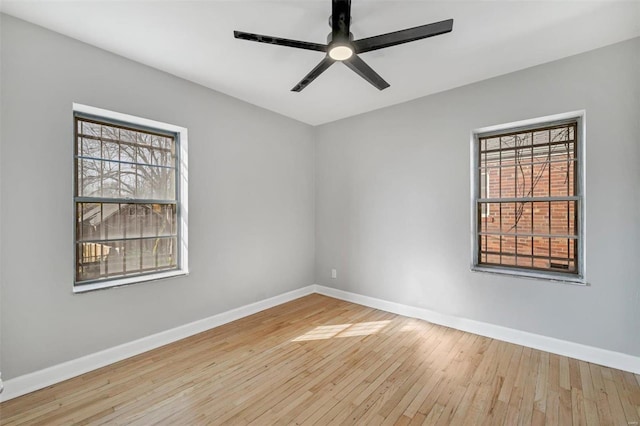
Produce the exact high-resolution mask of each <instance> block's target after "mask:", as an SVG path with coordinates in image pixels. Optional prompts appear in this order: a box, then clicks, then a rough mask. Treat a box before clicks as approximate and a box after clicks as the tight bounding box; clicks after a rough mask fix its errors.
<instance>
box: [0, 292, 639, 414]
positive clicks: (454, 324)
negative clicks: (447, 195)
mask: <svg viewBox="0 0 640 426" xmlns="http://www.w3.org/2000/svg"><path fill="white" fill-rule="evenodd" d="M312 293H319V294H323V295H325V296H329V297H334V298H336V299H341V300H344V301H347V302H352V303H357V304H359V305H364V306H369V307H371V308H375V309H380V310H383V311H387V312H391V313H394V314H398V315H403V316H407V317H412V318H418V319H422V320H425V321H428V322H431V323H434V324H439V325H443V326H446V327H451V328H455V329H457V330H462V331H467V332H469V333H474V334H478V335H481V336H486V337H491V338H493V339H497V340H502V341H505V342H510V343H515V344H518V345H522V346H527V347H530V348H534V349H539V350H543V351H546V352H551V353H554V354H558V355H563V356H568V357H571V358H576V359H579V360H582V361H587V362H592V363H594V364H600V365H604V366H607V367H612V368H617V369H620V370H624V371H630V372H632V373H636V374H640V357H635V356H632V355H627V354H623V353H620V352H613V351H609V350H606V349H600V348H595V347H593V346H587V345H582V344H580V343H573V342H568V341H564V340H560V339H555V338H553V337H546V336H541V335H539V334H534V333H528V332H525V331H519V330H515V329H512V328H507V327H502V326H499V325H494V324H488V323H484V322H480V321H474V320H470V319H467V318H460V317H455V316H451V315H445V314H441V313H438V312H435V311H430V310H428V309H423V308H418V307H415V306H409V305H403V304H400V303H395V302H389V301H386V300H382V299H376V298H374V297H369V296H363V295H361V294H356V293H351V292H348V291H343V290H338V289H335V288H331V287H325V286H322V285H317V284H314V285H310V286H307V287H303V288H300V289H296V290H293V291H290V292H287V293H283V294H280V295H278V296H274V297H271V298H269V299H265V300H261V301H259V302H255V303H251V304H249V305H245V306H241V307H239V308H236V309H232V310H230V311H227V312H222V313H220V314H217V315H213V316H211V317H208V318H205V319H202V320H199V321H194V322H192V323H189V324H185V325H182V326H180V327H176V328H172V329H170V330H166V331H162V332H160V333H156V334H153V335H151V336H147V337H143V338H141V339H138V340H134V341H132V342H128V343H124V344H122V345H119V346H115V347H113V348H109V349H105V350H103V351H100V352H96V353H93V354H89V355H86V356H83V357H81V358H77V359H74V360H71V361H67V362H64V363H62V364H58V365H54V366H52V367H48V368H45V369H43V370H38V371H34V372H33V373H29V374H25V375H23V376H19V377H16V378H13V379H10V380H6V381H5V382H4V392H2V393H0V402H2V401H7V400H9V399H12V398H16V397H18V396H21V395H24V394H27V393H29V392H33V391H35V390H38V389H42V388H45V387H47V386H50V385H53V384H55V383H59V382H61V381H63V380H67V379H70V378H72V377H75V376H79V375H81V374H84V373H87V372H89V371H92V370H95V369H98V368H100V367H104V366H106V365H109V364H113V363H115V362H118V361H122V360H123V359H126V358H130V357H132V356H135V355H139V354H141V353H143V352H146V351H150V350H152V349H155V348H158V347H160V346H164V345H166V344H169V343H173V342H175V341H177V340H180V339H184V338H185V337H189V336H193V335H194V334H198V333H201V332H203V331H207V330H209V329H211V328H214V327H219V326H221V325H224V324H227V323H229V322H232V321H235V320H238V319H240V318H244V317H246V316H249V315H252V314H255V313H257V312H260V311H263V310H265V309H269V308H272V307H274V306H278V305H281V304H283V303H286V302H290V301H292V300H295V299H298V298H300V297H303V296H306V295H309V294H312Z"/></svg>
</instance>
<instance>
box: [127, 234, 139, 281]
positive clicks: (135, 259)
mask: <svg viewBox="0 0 640 426" xmlns="http://www.w3.org/2000/svg"><path fill="white" fill-rule="evenodd" d="M141 260H142V258H141V251H140V240H127V241H125V242H124V264H125V268H126V272H127V273H132V272H140V264H141Z"/></svg>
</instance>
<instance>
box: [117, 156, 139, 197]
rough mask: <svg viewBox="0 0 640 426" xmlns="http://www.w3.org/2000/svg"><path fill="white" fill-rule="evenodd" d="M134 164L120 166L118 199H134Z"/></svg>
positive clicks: (135, 167)
mask: <svg viewBox="0 0 640 426" xmlns="http://www.w3.org/2000/svg"><path fill="white" fill-rule="evenodd" d="M137 167H138V166H136V165H135V164H128V163H121V164H120V198H136V169H137Z"/></svg>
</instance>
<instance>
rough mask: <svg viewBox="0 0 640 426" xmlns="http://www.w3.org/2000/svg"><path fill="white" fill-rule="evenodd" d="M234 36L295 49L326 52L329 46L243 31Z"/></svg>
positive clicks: (234, 33) (236, 32) (235, 33)
mask: <svg viewBox="0 0 640 426" xmlns="http://www.w3.org/2000/svg"><path fill="white" fill-rule="evenodd" d="M233 36H234V37H235V38H238V39H240V40H248V41H256V42H258V43H268V44H276V45H278V46H287V47H295V48H298V49H305V50H317V51H319V52H326V51H327V45H325V44H319V43H309V42H307V41H300V40H290V39H288V38H280V37H272V36H267V35H262V34H253V33H245V32H242V31H234V32H233Z"/></svg>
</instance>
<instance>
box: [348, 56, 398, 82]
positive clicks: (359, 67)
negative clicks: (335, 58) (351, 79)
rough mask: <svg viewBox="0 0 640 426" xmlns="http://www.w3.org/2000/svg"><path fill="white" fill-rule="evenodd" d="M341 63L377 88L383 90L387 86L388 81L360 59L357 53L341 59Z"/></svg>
mask: <svg viewBox="0 0 640 426" xmlns="http://www.w3.org/2000/svg"><path fill="white" fill-rule="evenodd" d="M342 63H343V64H345V65H346V66H348V67H349V68H351V69H352V70H353V71H354V72H355V73H356V74H358V75H359V76H360V77H362V78H364V79H365V80H367V81H368V82H369V83H371V84H373V85H374V86H375V87H376V88H377V89H378V90H384V89H386V88H387V87H389V83H387V82H386V81H384V79H383V78H382V77H380V76H379V75H378V73H377V72H375V71H374V70H373V69H372V68H371V67H370V66H369V65H367V63H366V62H365V61H363V60H362V59H360V57H359V56H358V55H353V56H352V57H351V58H349V59H347V60H346V61H342Z"/></svg>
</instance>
